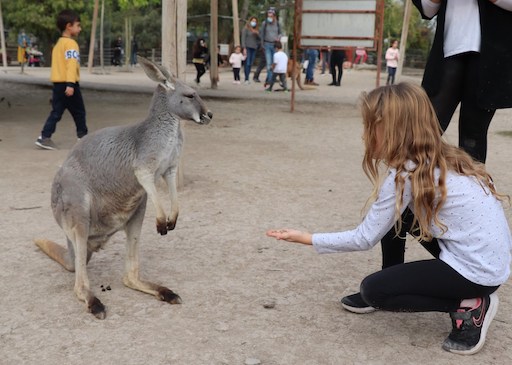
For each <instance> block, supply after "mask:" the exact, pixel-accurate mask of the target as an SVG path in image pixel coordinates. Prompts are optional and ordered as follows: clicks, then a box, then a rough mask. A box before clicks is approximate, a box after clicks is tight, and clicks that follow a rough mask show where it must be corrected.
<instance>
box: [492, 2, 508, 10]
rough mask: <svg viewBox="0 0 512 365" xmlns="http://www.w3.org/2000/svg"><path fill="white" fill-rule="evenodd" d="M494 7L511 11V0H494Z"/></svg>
mask: <svg viewBox="0 0 512 365" xmlns="http://www.w3.org/2000/svg"><path fill="white" fill-rule="evenodd" d="M494 5H496V6H499V7H500V8H502V9H504V10H508V11H512V0H496V2H495V3H494Z"/></svg>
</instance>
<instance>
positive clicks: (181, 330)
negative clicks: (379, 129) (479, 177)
mask: <svg viewBox="0 0 512 365" xmlns="http://www.w3.org/2000/svg"><path fill="white" fill-rule="evenodd" d="M27 77H29V78H30V76H27ZM229 77H230V76H229V74H227V73H226V75H225V76H223V79H222V81H221V85H220V86H221V87H220V88H221V91H222V88H224V89H225V93H224V94H223V95H224V96H223V97H214V94H215V92H212V91H211V90H208V89H207V88H206V87H203V89H201V90H200V92H201V93H202V94H204V95H205V100H206V101H207V103H208V105H209V107H210V109H211V110H212V111H213V113H214V121H213V122H212V123H211V124H210V125H208V126H197V125H193V124H192V123H191V122H185V123H184V130H185V137H186V142H185V150H184V156H183V159H184V166H185V167H184V176H185V185H184V187H183V189H182V190H181V191H180V193H179V196H180V217H179V220H178V224H177V227H176V229H175V230H174V231H173V232H171V233H170V234H168V235H167V236H160V235H158V234H157V232H156V229H155V227H154V211H153V207H152V205H151V204H148V211H147V213H146V220H145V223H144V227H143V235H142V244H141V260H142V262H141V275H142V277H143V278H147V279H150V280H153V281H156V282H158V283H162V284H164V285H166V286H168V287H170V288H171V289H173V290H175V291H176V292H177V293H179V294H180V296H181V297H182V299H183V304H181V305H176V306H171V305H169V304H167V303H164V302H160V301H158V300H156V299H155V298H153V297H151V296H148V295H147V294H143V293H140V292H136V291H134V290H131V289H129V288H127V287H125V286H123V284H122V281H121V278H122V272H123V260H124V244H123V243H124V241H125V237H124V234H123V233H118V234H116V235H115V236H114V237H113V239H112V240H111V241H110V242H109V244H108V245H107V246H106V248H105V250H103V251H101V252H99V253H97V254H95V255H94V256H93V258H92V260H91V262H90V263H89V266H88V272H89V279H90V282H91V287H92V288H93V289H94V290H95V291H96V293H97V294H98V297H99V298H100V299H101V300H102V301H103V303H104V304H105V305H106V306H107V318H106V319H105V320H103V321H101V320H97V319H96V318H94V317H93V316H92V315H91V314H89V313H86V310H85V307H84V304H83V303H81V302H79V301H78V300H77V298H76V297H75V294H74V293H73V284H74V275H73V274H72V273H69V272H66V271H65V270H64V269H63V268H62V267H60V266H59V265H58V264H57V263H55V262H53V261H51V260H50V259H49V258H48V257H46V256H45V255H44V254H43V253H42V252H41V251H40V250H39V249H38V248H37V247H36V246H35V245H34V243H33V239H34V238H48V239H51V240H54V241H56V242H60V243H63V244H64V243H65V239H64V235H63V233H62V231H61V230H60V228H59V227H58V225H57V224H56V222H55V221H54V218H53V216H52V213H51V209H50V186H51V182H52V179H53V176H54V174H55V172H56V171H57V169H58V167H59V165H60V164H61V163H62V161H63V160H64V159H65V157H66V155H67V154H68V152H69V150H70V148H72V147H73V144H74V143H75V141H76V138H75V133H74V131H73V123H72V120H71V118H70V117H69V115H68V114H66V116H65V118H64V119H63V120H62V121H61V123H60V124H59V126H58V129H57V133H56V134H55V135H54V138H53V139H54V141H55V142H56V143H57V145H58V146H59V147H60V149H59V150H58V151H42V150H38V149H37V148H36V146H35V145H34V141H35V139H36V137H37V136H38V133H39V130H40V129H41V127H42V123H43V121H44V119H45V118H46V116H47V114H48V112H49V103H48V99H49V97H50V90H49V89H48V88H47V87H43V86H36V85H31V84H30V82H28V83H26V84H23V83H18V82H13V81H12V80H11V81H9V79H8V78H7V81H6V78H5V77H4V78H2V77H0V99H1V98H2V97H3V98H5V99H4V100H3V101H2V102H0V140H1V141H0V161H1V170H0V196H1V197H2V204H1V205H0V239H1V243H0V244H1V247H2V249H3V251H4V253H3V254H2V255H1V258H0V267H1V269H0V291H1V299H0V364H6V365H11V364H16V365H17V364H38V365H43V364H93V363H94V364H116V365H117V364H125V365H131V364H186V365H196V364H197V365H203V364H215V365H221V364H229V365H239V364H240V365H242V364H245V363H251V361H253V362H254V363H261V364H263V365H295V364H298V365H323V364H326V365H328V364H332V365H335V364H336V365H338V364H340V365H345V364H354V365H360V364H361V365H363V364H365V365H366V364H368V365H380V364H386V365H392V364H397V365H398V364H400V365H403V364H434V363H435V364H437V365H448V364H454V365H455V364H465V365H481V364H496V365H498V364H499V365H501V364H511V363H512V327H511V324H512V318H511V315H510V313H511V312H512V296H511V294H512V287H511V285H510V281H509V282H508V283H506V284H505V285H503V286H502V288H501V289H500V290H499V296H500V301H501V303H500V308H499V310H498V314H497V316H496V318H495V320H494V322H493V323H492V325H491V328H490V331H489V334H488V338H487V343H486V345H485V347H484V348H483V350H482V351H481V352H480V353H478V354H477V355H475V356H471V357H461V356H457V355H453V354H449V353H447V352H445V351H443V350H442V349H441V343H442V341H443V339H444V338H445V337H446V336H447V334H448V332H449V331H450V328H451V323H450V320H449V317H448V315H447V314H443V313H412V314H397V313H386V312H375V313H372V314H366V315H355V314H352V313H349V312H347V311H345V310H343V309H342V308H341V306H340V305H339V299H340V298H341V297H342V296H343V295H346V294H350V293H352V292H355V291H356V290H358V285H359V282H360V280H361V279H362V278H363V277H364V276H366V275H367V274H370V273H371V272H373V271H376V270H378V269H379V266H380V248H379V247H378V246H377V247H376V248H375V249H373V250H372V251H368V252H361V253H350V254H337V255H322V256H320V255H317V254H316V253H315V252H314V250H313V249H312V248H311V247H305V246H300V245H295V244H291V243H281V242H277V241H274V240H272V239H270V238H267V237H265V235H264V232H265V230H266V229H269V228H280V227H294V228H299V229H301V228H303V229H308V230H311V231H317V232H318V231H324V232H325V231H334V230H342V229H348V228H352V227H354V226H355V225H356V224H357V223H358V222H359V221H360V220H361V208H362V207H363V205H364V203H365V201H366V198H367V196H368V194H369V193H370V188H371V187H370V184H369V182H368V181H367V179H366V177H365V176H364V174H363V173H362V170H361V167H360V164H361V159H362V154H363V149H362V148H363V146H362V143H361V139H360V136H361V121H360V117H359V112H358V109H357V105H356V100H357V95H359V93H360V92H361V91H362V90H368V89H370V88H371V87H372V85H373V84H374V81H373V77H374V76H372V73H371V72H359V73H358V72H352V73H347V74H346V75H345V76H344V80H343V81H342V87H341V88H334V90H333V88H329V87H327V86H326V84H327V83H328V82H330V80H327V79H328V78H319V80H320V82H321V85H320V86H319V87H318V88H317V90H309V91H303V92H298V94H297V97H298V103H297V105H296V110H295V112H294V113H290V111H289V109H290V107H289V102H288V100H289V95H284V93H275V94H274V95H266V96H262V95H263V94H264V93H263V92H262V90H261V89H262V88H261V85H251V86H249V87H247V89H245V90H247V94H246V95H247V97H246V98H244V97H243V96H240V94H241V93H243V92H245V91H242V90H244V89H243V86H238V89H236V88H235V87H234V86H233V85H231V84H230V82H229V81H227V80H229V79H230V78H229ZM409 79H410V80H412V81H413V82H419V79H418V78H417V77H411V78H409ZM27 80H29V79H27ZM224 80H226V81H224ZM228 84H229V85H228ZM230 93H231V94H230ZM83 94H84V98H85V102H86V108H87V112H88V124H89V128H90V130H91V131H92V130H96V129H99V128H102V127H105V126H109V125H118V124H126V123H133V122H137V121H139V120H141V119H142V118H144V117H145V115H146V112H147V108H148V105H149V100H150V94H149V93H146V92H141V93H120V92H113V91H98V90H91V89H87V88H84V90H83ZM230 95H231V96H230ZM235 96H236V97H235ZM511 117H512V111H498V113H497V114H496V117H495V119H494V121H493V123H492V126H491V129H490V132H489V157H488V169H489V170H490V172H491V173H492V174H493V175H494V177H495V180H496V182H497V184H498V187H499V188H500V190H501V191H503V192H505V193H509V194H511V193H512V162H511V160H510V155H511V152H512V147H511V143H510V142H511V140H510V137H509V136H507V132H508V133H510V131H511V130H512V126H511V125H510V119H511ZM453 124H454V125H453V126H451V127H450V129H449V130H448V132H447V138H448V139H449V140H451V141H455V142H456V123H453ZM507 214H508V216H509V219H510V220H512V214H511V211H510V209H509V210H507ZM406 257H407V260H415V259H421V258H427V257H428V255H427V253H426V252H425V251H424V250H423V249H422V248H421V247H420V246H419V245H417V244H415V243H414V242H409V244H408V250H407V255H406ZM102 285H103V286H104V287H106V286H110V287H111V290H109V291H104V292H102V290H101V286H102ZM256 360H257V361H256ZM258 361H259V362H258Z"/></svg>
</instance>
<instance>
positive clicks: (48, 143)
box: [36, 136, 57, 150]
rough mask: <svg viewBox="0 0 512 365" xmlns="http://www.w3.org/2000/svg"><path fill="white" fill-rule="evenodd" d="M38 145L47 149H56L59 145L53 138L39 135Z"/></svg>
mask: <svg viewBox="0 0 512 365" xmlns="http://www.w3.org/2000/svg"><path fill="white" fill-rule="evenodd" d="M36 146H38V147H41V148H43V149H45V150H56V149H57V146H56V145H55V143H53V141H52V139H51V138H44V137H41V136H40V137H39V138H38V139H37V140H36Z"/></svg>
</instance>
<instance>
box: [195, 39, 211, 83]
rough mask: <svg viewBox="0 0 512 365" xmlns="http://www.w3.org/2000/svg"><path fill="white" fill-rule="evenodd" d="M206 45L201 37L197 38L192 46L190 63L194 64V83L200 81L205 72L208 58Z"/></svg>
mask: <svg viewBox="0 0 512 365" xmlns="http://www.w3.org/2000/svg"><path fill="white" fill-rule="evenodd" d="M208 57H209V55H208V47H207V46H206V42H205V40H204V39H203V38H199V39H197V40H196V41H195V42H194V45H193V46H192V63H193V64H194V66H196V80H195V81H196V84H198V85H199V83H200V82H201V76H203V75H204V74H205V73H206V62H207V60H208Z"/></svg>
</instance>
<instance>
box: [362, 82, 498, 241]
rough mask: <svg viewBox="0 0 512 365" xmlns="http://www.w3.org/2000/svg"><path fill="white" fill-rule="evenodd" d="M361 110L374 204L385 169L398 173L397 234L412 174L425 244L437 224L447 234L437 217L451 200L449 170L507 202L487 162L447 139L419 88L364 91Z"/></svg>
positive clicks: (365, 162)
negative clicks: (448, 197)
mask: <svg viewBox="0 0 512 365" xmlns="http://www.w3.org/2000/svg"><path fill="white" fill-rule="evenodd" d="M361 112H362V117H363V123H364V132H363V139H364V142H365V147H366V151H365V155H364V159H363V170H364V172H365V174H366V176H368V178H369V179H370V181H371V182H372V183H373V186H374V190H373V193H372V195H371V197H370V200H372V199H373V200H374V199H375V198H376V197H377V194H378V190H379V188H380V186H379V185H380V180H381V175H380V172H379V170H381V171H382V165H385V166H386V167H387V168H395V169H396V170H397V174H396V178H395V184H396V196H397V200H396V217H395V218H396V223H395V231H396V232H397V234H398V232H399V231H400V230H401V227H402V221H401V219H400V207H401V206H402V203H403V192H404V186H405V178H404V176H408V177H407V178H408V179H410V181H411V186H412V195H413V197H412V199H413V209H414V212H415V218H414V222H413V227H414V228H413V229H414V235H415V236H416V237H417V238H418V239H420V240H425V241H430V240H431V239H432V232H431V229H430V225H431V223H432V222H433V223H434V224H435V225H436V226H437V227H439V228H440V229H441V230H442V232H446V230H447V227H446V225H445V224H443V222H441V221H440V220H439V217H438V215H439V211H440V210H441V208H442V206H443V204H444V203H445V201H446V174H447V171H453V172H455V173H458V174H461V175H466V176H474V177H475V178H476V179H477V180H478V181H479V182H480V185H482V188H484V187H486V188H488V189H489V191H490V192H491V193H492V194H493V195H494V196H496V198H498V199H499V200H503V199H504V198H508V197H506V196H504V195H501V194H498V193H497V192H496V189H495V187H494V184H493V182H492V178H491V176H490V175H489V174H488V173H487V172H486V170H485V167H484V165H483V164H481V163H479V162H476V161H474V160H473V159H472V158H471V157H470V156H469V155H468V154H467V153H466V152H464V151H463V150H461V149H459V148H457V147H455V146H452V145H450V144H448V143H446V142H445V141H444V139H443V138H442V137H441V134H442V130H441V128H440V126H439V121H438V119H437V116H436V113H435V111H434V108H433V106H432V104H431V103H430V100H429V98H428V96H427V94H426V93H425V91H424V90H423V89H422V88H421V87H420V86H417V85H414V84H410V83H399V84H396V85H391V86H383V87H379V88H377V89H375V90H373V91H371V92H369V93H363V94H362V96H361ZM377 130H378V131H377ZM377 134H379V138H377ZM407 161H412V162H413V163H414V164H415V165H416V167H414V168H413V170H412V171H408V170H407V168H406V166H405V165H406V162H407ZM436 168H439V170H440V176H439V180H438V184H437V185H436V179H435V176H434V171H435V169H436ZM404 172H405V174H403V173H404Z"/></svg>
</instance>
